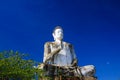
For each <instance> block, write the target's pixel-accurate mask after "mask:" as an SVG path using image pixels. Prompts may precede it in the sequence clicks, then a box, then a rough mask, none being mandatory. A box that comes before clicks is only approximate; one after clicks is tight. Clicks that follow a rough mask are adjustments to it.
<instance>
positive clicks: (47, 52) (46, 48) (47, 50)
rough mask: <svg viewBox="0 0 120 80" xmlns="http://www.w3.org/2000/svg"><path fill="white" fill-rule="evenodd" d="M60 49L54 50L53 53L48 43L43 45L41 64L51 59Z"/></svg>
mask: <svg viewBox="0 0 120 80" xmlns="http://www.w3.org/2000/svg"><path fill="white" fill-rule="evenodd" d="M60 50H61V49H60V48H57V49H55V50H54V51H52V52H51V49H50V43H49V42H47V43H45V45H44V59H43V62H44V63H46V62H47V61H48V60H50V59H52V58H53V56H54V55H55V54H56V53H58V52H59V51H60Z"/></svg>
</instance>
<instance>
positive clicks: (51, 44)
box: [45, 42, 54, 45]
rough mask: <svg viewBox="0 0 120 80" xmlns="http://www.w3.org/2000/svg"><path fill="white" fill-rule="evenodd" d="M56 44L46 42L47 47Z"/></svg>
mask: <svg viewBox="0 0 120 80" xmlns="http://www.w3.org/2000/svg"><path fill="white" fill-rule="evenodd" d="M53 44H54V42H46V43H45V45H53Z"/></svg>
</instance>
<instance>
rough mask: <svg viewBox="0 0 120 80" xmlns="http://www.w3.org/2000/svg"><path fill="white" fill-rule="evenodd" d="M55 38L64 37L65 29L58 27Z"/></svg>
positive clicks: (60, 38)
mask: <svg viewBox="0 0 120 80" xmlns="http://www.w3.org/2000/svg"><path fill="white" fill-rule="evenodd" d="M53 37H54V39H59V40H62V39H63V30H62V29H56V30H55V32H54V33H53Z"/></svg>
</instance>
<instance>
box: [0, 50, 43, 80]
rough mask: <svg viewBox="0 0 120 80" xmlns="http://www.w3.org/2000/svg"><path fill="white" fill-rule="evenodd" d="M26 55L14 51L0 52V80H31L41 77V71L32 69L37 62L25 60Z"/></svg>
mask: <svg viewBox="0 0 120 80" xmlns="http://www.w3.org/2000/svg"><path fill="white" fill-rule="evenodd" d="M26 56H27V55H26V54H21V53H19V52H17V51H16V52H14V51H12V50H11V51H3V52H0V80H1V79H2V80H7V79H12V80H31V79H34V78H35V75H38V77H41V76H42V72H43V71H42V70H39V69H37V68H34V67H33V66H35V65H36V64H37V62H35V61H33V60H26V59H25V57H26Z"/></svg>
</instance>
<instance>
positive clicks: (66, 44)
mask: <svg viewBox="0 0 120 80" xmlns="http://www.w3.org/2000/svg"><path fill="white" fill-rule="evenodd" d="M63 44H64V45H65V46H69V47H72V44H71V43H68V42H63Z"/></svg>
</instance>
